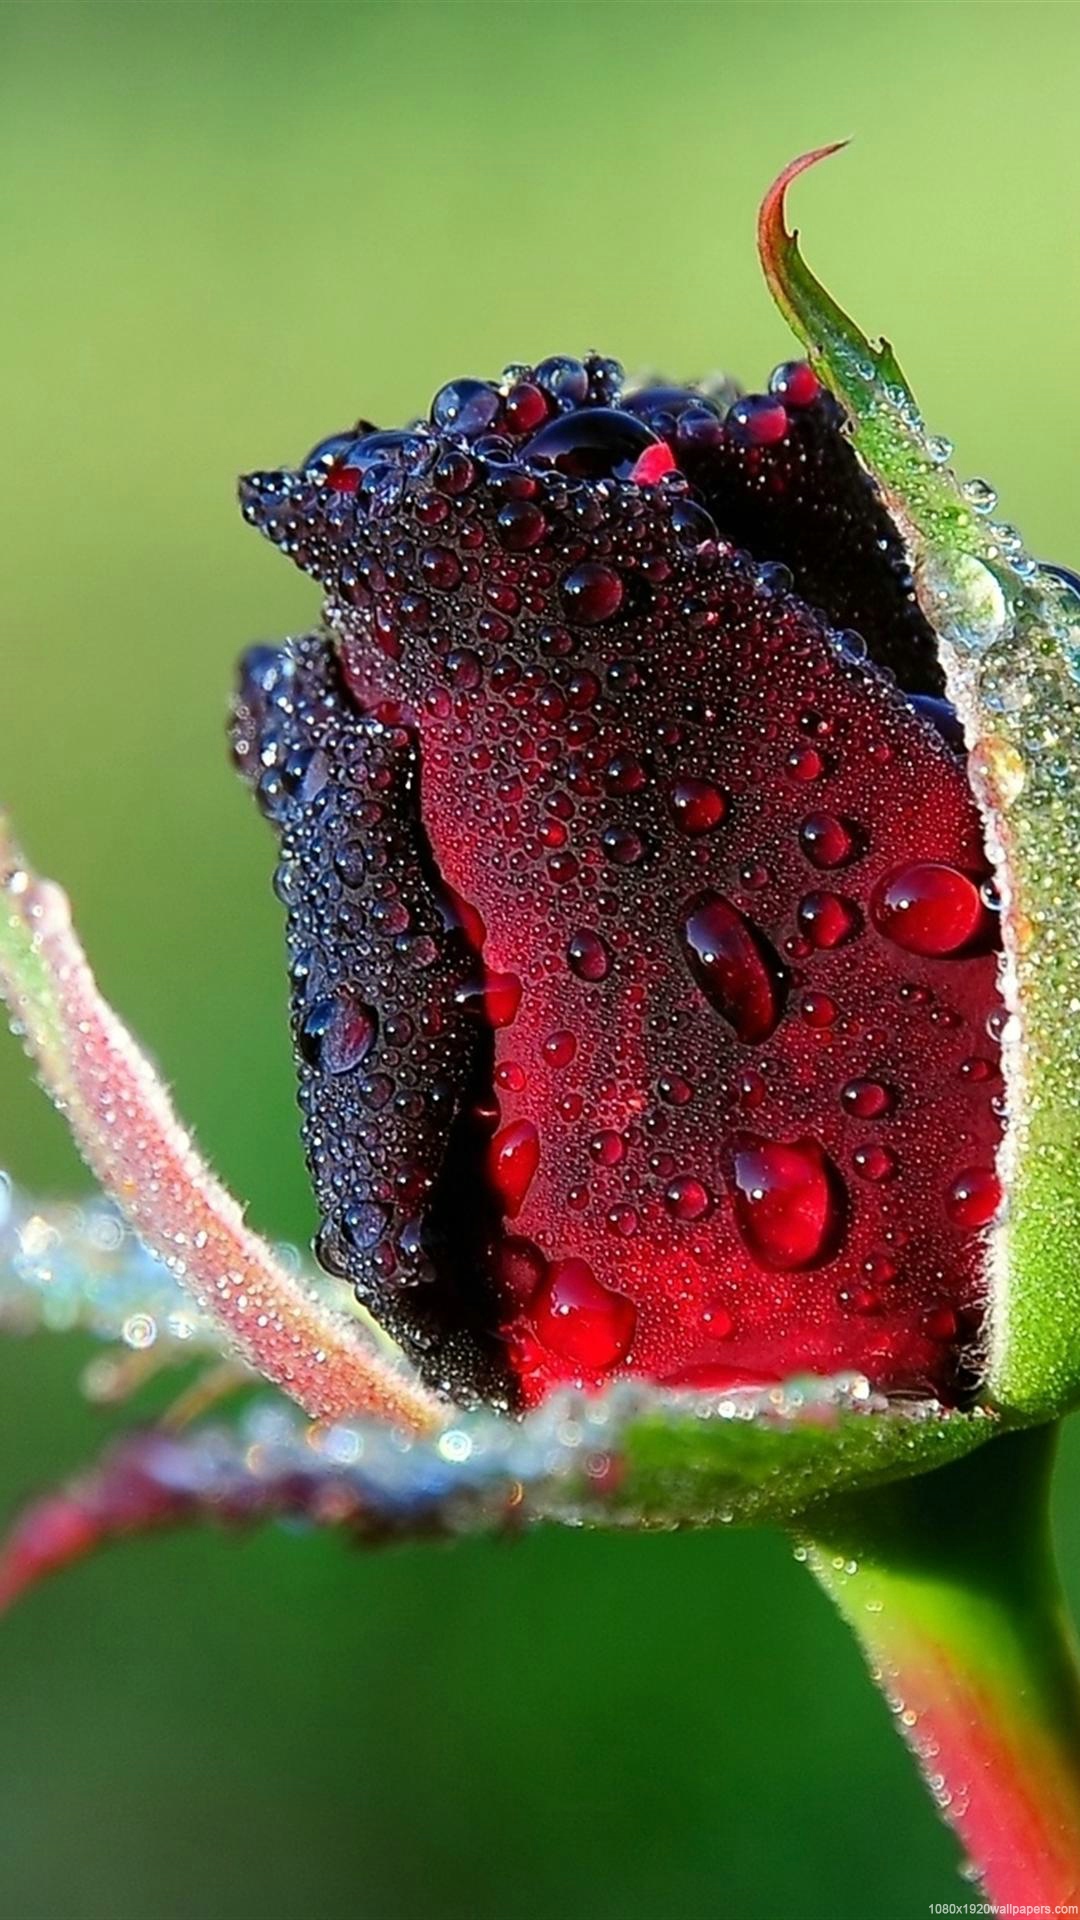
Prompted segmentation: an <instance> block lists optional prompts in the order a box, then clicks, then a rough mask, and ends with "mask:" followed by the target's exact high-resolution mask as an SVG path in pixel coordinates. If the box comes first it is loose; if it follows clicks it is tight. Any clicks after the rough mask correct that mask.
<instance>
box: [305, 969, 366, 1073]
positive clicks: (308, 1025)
mask: <svg viewBox="0 0 1080 1920" xmlns="http://www.w3.org/2000/svg"><path fill="white" fill-rule="evenodd" d="M377 1031H378V1017H377V1015H376V1013H375V1009H374V1007H369V1006H368V1005H367V1003H366V1001H364V1000H361V999H360V997H359V995H358V994H357V993H356V992H355V991H354V989H353V988H352V987H339V988H338V990H337V992H336V993H332V994H328V995H326V997H325V998H323V999H321V1000H316V1001H314V1002H313V1004H312V1005H311V1006H310V1007H309V1008H308V1011H307V1013H306V1015H305V1016H304V1021H303V1024H302V1026H301V1028H300V1051H301V1053H302V1054H303V1056H304V1058H305V1060H307V1061H308V1063H309V1064H310V1065H311V1066H313V1067H320V1068H321V1069H322V1071H323V1072H324V1073H335V1074H336V1073H351V1072H352V1069H353V1068H354V1067H357V1066H359V1064H360V1062H361V1060H363V1058H364V1056H365V1055H366V1054H367V1053H369V1052H370V1051H371V1046H372V1043H373V1041H374V1039H375V1035H376V1032H377Z"/></svg>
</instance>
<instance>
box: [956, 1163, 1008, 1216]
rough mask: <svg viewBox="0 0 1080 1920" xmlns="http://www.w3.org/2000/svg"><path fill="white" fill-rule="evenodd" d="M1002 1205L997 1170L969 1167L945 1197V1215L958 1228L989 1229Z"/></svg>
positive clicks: (958, 1177) (958, 1175) (958, 1176)
mask: <svg viewBox="0 0 1080 1920" xmlns="http://www.w3.org/2000/svg"><path fill="white" fill-rule="evenodd" d="M1000 1205H1001V1182H1000V1180H999V1179H998V1177H997V1174H996V1173H995V1171H994V1169H993V1167H965V1169H964V1171H963V1173H958V1174H957V1176H956V1179H955V1180H954V1181H953V1183H952V1185H951V1187H950V1188H949V1191H948V1193H947V1194H946V1195H945V1211H946V1213H947V1214H948V1216H949V1219H950V1220H951V1221H952V1222H953V1224H954V1226H957V1227H968V1228H975V1227H986V1226H989V1224H990V1222H991V1220H992V1219H993V1218H994V1215H995V1214H996V1212H997V1210H998V1208H999V1206H1000Z"/></svg>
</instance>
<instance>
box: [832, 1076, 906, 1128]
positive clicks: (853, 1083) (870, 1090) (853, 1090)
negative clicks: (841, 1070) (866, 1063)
mask: <svg viewBox="0 0 1080 1920" xmlns="http://www.w3.org/2000/svg"><path fill="white" fill-rule="evenodd" d="M840 1101H841V1105H842V1106H843V1107H844V1109H845V1111H846V1112H848V1113H852V1114H854V1115H855V1117H856V1119H858V1120H879V1119H880V1118H881V1116H882V1114H883V1113H891V1111H892V1107H893V1095H892V1092H891V1090H890V1088H888V1087H886V1086H883V1085H882V1083H881V1081H880V1080H849V1081H848V1083H847V1085H846V1086H845V1087H842V1088H841V1091H840Z"/></svg>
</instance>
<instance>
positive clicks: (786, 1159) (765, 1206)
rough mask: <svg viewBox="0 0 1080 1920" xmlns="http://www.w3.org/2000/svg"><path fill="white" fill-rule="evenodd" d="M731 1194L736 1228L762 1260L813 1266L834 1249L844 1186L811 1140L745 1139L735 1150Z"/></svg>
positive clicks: (788, 1268)
mask: <svg viewBox="0 0 1080 1920" xmlns="http://www.w3.org/2000/svg"><path fill="white" fill-rule="evenodd" d="M733 1200H734V1209H735V1221H736V1225H737V1226H738V1229H739V1232H740V1234H741V1235H742V1238H743V1240H744V1242H745V1244H746V1246H747V1248H748V1249H749V1251H750V1252H751V1253H752V1254H753V1255H754V1256H755V1258H757V1259H759V1260H761V1261H762V1262H763V1264H764V1265H765V1266H769V1267H774V1268H778V1269H780V1270H781V1271H782V1272H788V1271H792V1270H796V1269H799V1268H802V1267H812V1266H816V1265H818V1264H819V1263H820V1262H821V1261H823V1260H827V1259H829V1258H830V1256H831V1255H832V1254H833V1253H834V1252H835V1251H836V1248H837V1246H838V1244H839V1241H840V1238H841V1235H842V1232H843V1227H844V1215H845V1195H844V1187H843V1182H842V1181H841V1178H840V1175H839V1173H838V1172H837V1170H836V1168H835V1167H834V1166H833V1164H832V1162H831V1161H830V1160H829V1158H828V1156H827V1154H825V1152H824V1151H823V1150H822V1148H821V1147H819V1146H818V1144H817V1142H816V1141H814V1140H795V1141H792V1142H790V1143H785V1142H782V1141H777V1140H760V1139H748V1140H747V1141H746V1142H745V1144H744V1145H743V1146H741V1147H739V1148H738V1149H737V1151H736V1153H735V1156H734V1183H733Z"/></svg>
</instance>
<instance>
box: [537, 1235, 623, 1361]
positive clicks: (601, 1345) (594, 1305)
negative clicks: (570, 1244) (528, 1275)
mask: <svg viewBox="0 0 1080 1920" xmlns="http://www.w3.org/2000/svg"><path fill="white" fill-rule="evenodd" d="M531 1312H532V1321H533V1326H534V1327H535V1329H536V1332H537V1334H538V1336H539V1338H540V1339H541V1340H542V1341H543V1343H544V1345H545V1346H546V1347H549V1348H550V1349H551V1351H552V1352H553V1353H557V1354H560V1355H561V1356H562V1357H563V1358H564V1359H567V1360H569V1361H570V1362H571V1363H572V1364H573V1365H574V1366H578V1367H584V1368H587V1369H588V1370H589V1371H600V1370H602V1369H604V1368H606V1367H612V1366H615V1365H616V1363H617V1362H618V1361H620V1360H623V1359H625V1357H626V1355H627V1353H628V1352H629V1350H630V1344H631V1341H632V1340H633V1338H634V1328H635V1326H636V1324H637V1311H636V1309H635V1307H634V1304H633V1302H632V1301H630V1300H627V1299H626V1298H625V1296H624V1295H623V1294H619V1293H613V1292H612V1291H611V1290H610V1288H608V1287H604V1286H601V1284H600V1282H599V1280H598V1279H597V1278H596V1275H595V1274H594V1273H593V1270H592V1268H591V1267H590V1266H589V1265H588V1262H587V1261H585V1260H579V1259H569V1260H556V1261H553V1262H552V1264H551V1266H550V1267H549V1269H548V1272H547V1274H546V1276H545V1278H544V1280H543V1281H542V1282H541V1284H540V1286H539V1288H538V1290H537V1292H536V1294H535V1295H534V1297H533V1301H532V1308H531Z"/></svg>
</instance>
